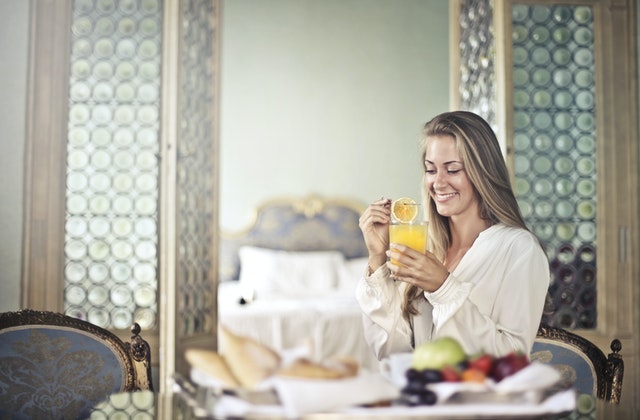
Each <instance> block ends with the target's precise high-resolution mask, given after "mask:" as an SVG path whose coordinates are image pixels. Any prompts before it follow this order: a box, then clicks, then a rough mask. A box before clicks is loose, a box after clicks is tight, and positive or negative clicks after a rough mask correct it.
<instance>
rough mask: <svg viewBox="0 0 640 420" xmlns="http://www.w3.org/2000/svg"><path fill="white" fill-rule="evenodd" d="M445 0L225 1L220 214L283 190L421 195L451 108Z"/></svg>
mask: <svg viewBox="0 0 640 420" xmlns="http://www.w3.org/2000/svg"><path fill="white" fill-rule="evenodd" d="M448 10H449V4H448V2H447V1H443V0H401V1H390V0H321V1H320V0H269V1H264V0H223V3H222V17H223V19H222V29H221V30H222V46H221V57H222V72H221V80H222V92H221V104H222V115H221V126H220V138H221V143H220V146H221V158H222V159H221V163H220V183H221V189H220V193H221V194H220V224H221V226H222V227H223V228H224V229H238V228H240V227H243V226H244V225H245V224H246V223H247V222H248V221H249V220H250V215H251V214H250V210H252V208H254V207H255V206H256V205H257V204H259V203H260V202H262V201H263V200H265V199H268V198H272V197H274V196H299V195H306V194H311V193H316V194H321V195H325V196H341V197H351V198H355V199H358V200H360V201H363V202H365V203H368V202H370V201H372V200H374V199H378V198H380V197H381V196H386V197H398V196H402V195H409V196H412V197H415V198H416V199H418V198H419V197H420V184H421V176H422V172H421V169H420V165H419V159H418V152H417V145H418V138H419V132H420V129H421V128H422V125H423V124H424V123H425V122H426V121H427V120H428V119H429V118H430V117H433V116H434V115H435V114H437V113H439V112H443V111H447V110H448V109H449V100H448V98H449V62H448V60H449V53H448V50H449V41H448V39H449V22H448Z"/></svg>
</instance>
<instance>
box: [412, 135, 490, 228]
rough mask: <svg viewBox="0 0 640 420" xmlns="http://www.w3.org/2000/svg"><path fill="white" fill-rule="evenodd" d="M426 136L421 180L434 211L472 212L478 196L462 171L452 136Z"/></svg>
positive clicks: (450, 214)
mask: <svg viewBox="0 0 640 420" xmlns="http://www.w3.org/2000/svg"><path fill="white" fill-rule="evenodd" d="M428 140H429V141H428V146H427V149H426V153H425V158H424V166H425V175H424V182H425V184H426V187H427V191H429V195H430V196H431V198H432V199H433V201H434V202H435V203H436V208H437V210H438V213H439V214H440V215H442V216H445V217H456V216H464V215H470V216H476V215H477V214H478V198H477V197H476V193H475V189H474V188H473V185H471V181H469V177H468V176H467V173H466V172H465V169H464V164H463V162H462V160H461V158H460V153H458V149H457V147H456V141H455V139H454V138H453V137H452V136H436V137H430V138H429V139H428Z"/></svg>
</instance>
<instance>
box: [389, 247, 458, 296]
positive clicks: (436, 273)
mask: <svg viewBox="0 0 640 420" xmlns="http://www.w3.org/2000/svg"><path fill="white" fill-rule="evenodd" d="M387 256H388V257H389V258H392V259H393V260H394V262H395V261H397V262H398V263H399V264H394V263H392V262H391V261H389V262H387V267H389V270H390V271H391V277H392V278H394V279H396V280H400V281H403V282H405V283H409V284H414V285H416V286H418V287H419V288H420V289H422V290H424V291H427V292H435V291H436V290H438V289H439V288H440V286H442V284H443V283H444V282H445V280H446V279H447V277H449V271H448V270H447V268H446V267H445V266H444V265H443V264H442V263H441V262H440V261H439V260H438V259H437V258H436V257H435V255H433V254H432V253H431V252H429V251H426V252H425V253H424V254H421V253H420V252H418V251H416V250H414V249H411V248H409V247H408V246H405V245H400V244H391V248H390V249H389V251H387Z"/></svg>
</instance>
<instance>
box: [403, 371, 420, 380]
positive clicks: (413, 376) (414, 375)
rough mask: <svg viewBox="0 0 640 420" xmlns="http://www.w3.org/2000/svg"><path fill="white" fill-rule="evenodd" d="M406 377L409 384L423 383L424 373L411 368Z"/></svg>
mask: <svg viewBox="0 0 640 420" xmlns="http://www.w3.org/2000/svg"><path fill="white" fill-rule="evenodd" d="M405 377H406V378H407V382H421V381H422V373H421V372H420V371H419V370H417V369H414V368H409V369H407V371H406V372H405Z"/></svg>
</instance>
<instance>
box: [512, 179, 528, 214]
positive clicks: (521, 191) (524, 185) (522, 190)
mask: <svg viewBox="0 0 640 420" xmlns="http://www.w3.org/2000/svg"><path fill="white" fill-rule="evenodd" d="M514 190H515V194H516V195H517V196H519V197H523V196H525V195H526V194H527V193H528V192H529V190H530V186H529V182H528V181H527V180H526V179H522V178H518V179H516V181H515V185H514ZM524 204H525V203H524V202H523V203H521V207H522V206H523V205H524Z"/></svg>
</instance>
